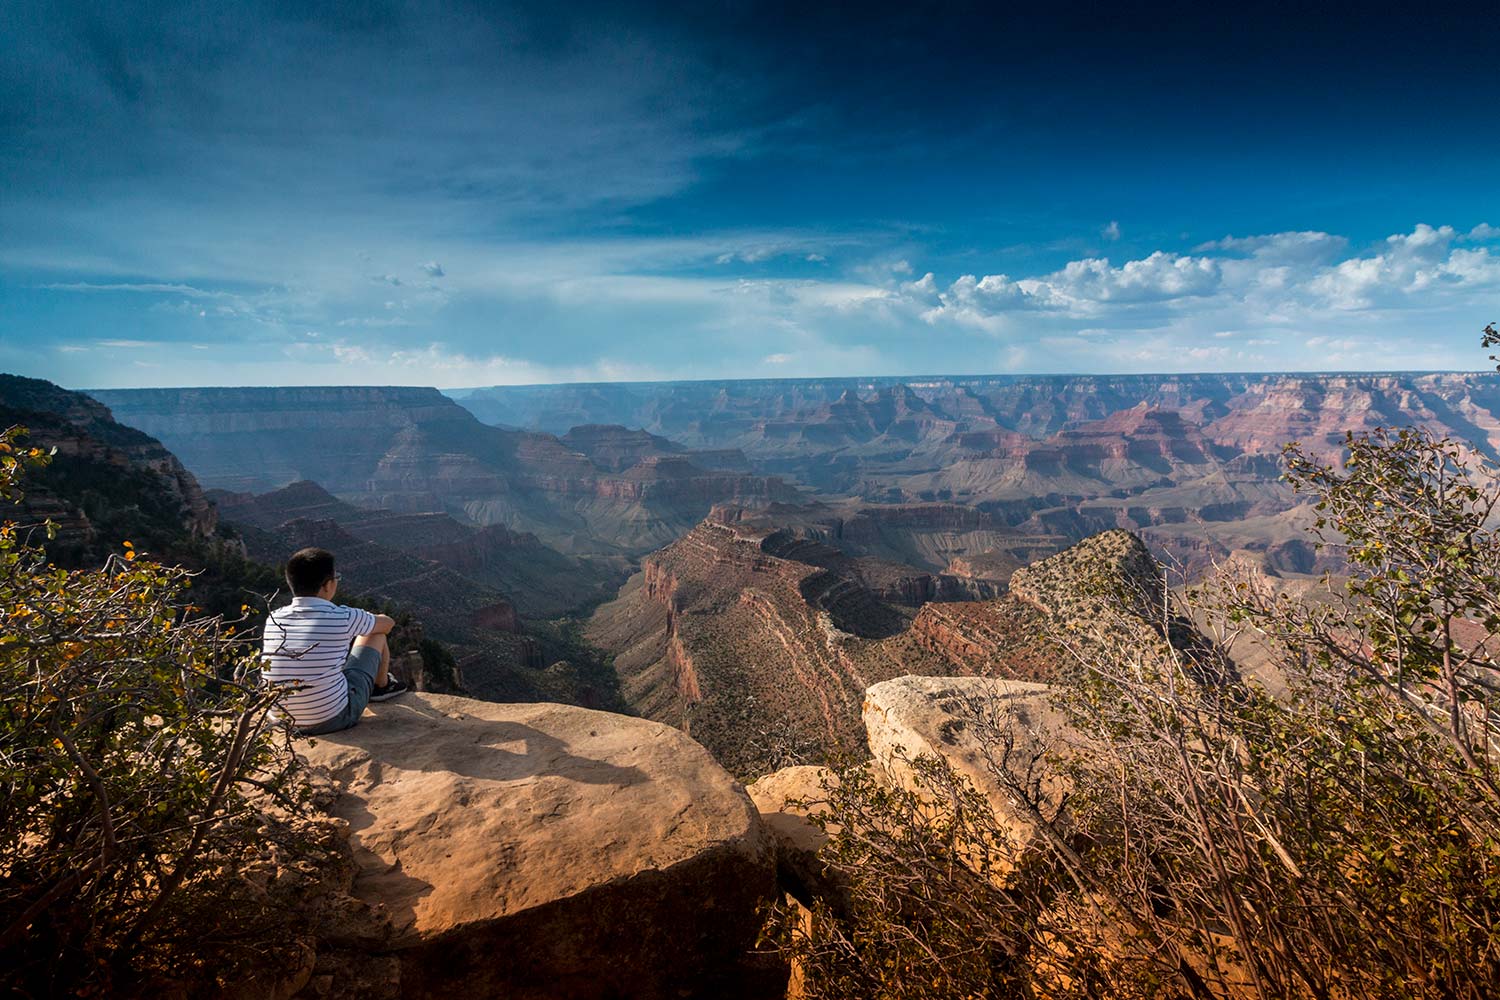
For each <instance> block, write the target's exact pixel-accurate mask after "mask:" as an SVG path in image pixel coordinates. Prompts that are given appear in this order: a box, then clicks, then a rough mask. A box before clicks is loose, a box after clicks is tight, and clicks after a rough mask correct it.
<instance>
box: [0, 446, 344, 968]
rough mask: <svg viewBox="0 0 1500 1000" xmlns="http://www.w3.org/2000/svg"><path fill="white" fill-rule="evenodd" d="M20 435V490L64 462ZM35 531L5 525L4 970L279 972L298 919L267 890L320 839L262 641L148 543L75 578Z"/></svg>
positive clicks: (11, 488)
mask: <svg viewBox="0 0 1500 1000" xmlns="http://www.w3.org/2000/svg"><path fill="white" fill-rule="evenodd" d="M22 435H23V431H22V429H20V428H14V427H13V428H11V429H9V430H7V431H5V432H4V434H3V435H0V498H3V499H5V500H13V499H17V498H18V497H19V495H20V492H21V490H22V488H23V485H24V484H23V482H22V477H23V474H24V472H25V471H26V470H27V469H28V467H37V466H40V465H42V464H45V462H46V461H47V457H48V456H46V455H43V454H40V453H39V452H38V451H36V450H35V449H30V450H27V449H24V448H22V447H21V444H20V441H21V439H22ZM30 534H31V533H30V532H28V531H25V530H23V528H22V526H18V525H16V524H14V523H11V522H9V521H7V522H5V523H4V524H3V526H0V837H3V839H4V842H5V850H4V852H3V853H0V970H3V971H0V982H4V983H6V984H7V985H8V986H9V987H10V988H11V989H12V990H14V991H16V992H18V993H20V994H22V995H31V996H51V995H59V994H64V993H75V992H77V993H84V994H93V995H105V994H108V995H130V994H133V993H149V992H154V991H156V990H157V989H159V988H161V987H162V986H163V984H166V983H175V984H178V985H179V986H185V987H186V988H188V989H189V990H190V991H195V992H199V993H211V992H213V989H214V984H215V983H219V984H222V983H224V982H228V981H230V980H231V979H233V978H234V977H235V976H236V975H239V974H240V973H241V972H243V971H244V970H246V969H247V968H252V967H263V966H265V965H267V964H271V965H274V964H275V963H276V961H278V960H279V959H278V957H277V951H278V949H279V948H280V947H281V946H282V945H281V944H280V943H278V942H284V941H285V940H286V937H287V931H288V930H289V927H288V926H287V920H288V917H287V916H286V914H284V913H277V912H274V910H275V908H274V907H272V906H270V905H269V904H268V900H269V899H270V898H271V893H270V892H269V888H268V886H269V883H271V882H274V881H275V879H276V878H277V877H278V875H277V874H276V873H277V871H282V872H284V871H288V870H291V869H293V868H296V867H297V865H298V864H299V863H301V862H303V861H306V860H307V859H308V858H310V857H311V853H312V852H313V850H314V848H313V846H312V845H311V844H310V843H309V842H308V841H307V840H306V838H305V835H304V833H302V832H299V828H298V826H297V824H296V822H295V820H294V814H295V813H296V811H297V809H298V807H299V804H300V803H301V802H302V801H303V800H304V799H305V796H306V785H305V782H304V781H303V780H302V773H301V769H300V765H299V764H298V762H297V760H296V758H295V756H294V755H293V754H292V753H291V749H290V744H289V740H288V739H287V733H286V731H285V730H284V728H282V727H281V726H280V725H279V724H278V723H276V722H275V721H273V719H272V718H271V715H270V710H271V708H272V706H273V703H274V695H272V694H271V693H270V692H268V690H267V689H265V688H264V687H262V686H260V685H259V684H258V683H257V682H256V676H255V669H256V659H255V656H254V652H253V650H252V649H250V648H249V647H248V646H247V645H246V643H245V642H244V638H245V637H244V636H242V635H239V634H237V633H236V628H235V625H234V624H227V623H226V622H225V621H224V620H223V619H222V618H218V617H214V618H204V617H195V614H194V609H193V608H192V607H191V606H190V605H188V604H187V599H188V598H189V597H190V595H191V591H190V589H189V588H190V587H191V583H192V579H191V575H190V574H189V573H188V572H186V571H184V570H181V569H177V568H173V567H168V566H162V565H159V564H156V563H154V562H151V561H149V560H148V559H146V558H144V557H142V558H137V557H136V555H135V550H134V546H133V545H132V543H131V541H129V540H123V539H122V540H121V545H120V549H119V551H118V552H117V553H116V554H114V555H112V556H111V557H110V558H109V559H108V561H107V562H106V563H105V565H104V566H102V567H101V568H99V569H94V570H74V571H68V570H63V569H59V568H57V567H55V566H53V565H51V564H49V563H48V562H47V560H46V557H45V554H44V552H43V551H42V550H41V549H40V548H39V547H37V546H36V545H34V544H31V543H29V542H28V541H27V538H29V537H30ZM272 855H276V856H277V858H276V864H275V865H272V866H268V865H267V864H266V863H265V862H266V859H268V858H270V857H271V856H272Z"/></svg>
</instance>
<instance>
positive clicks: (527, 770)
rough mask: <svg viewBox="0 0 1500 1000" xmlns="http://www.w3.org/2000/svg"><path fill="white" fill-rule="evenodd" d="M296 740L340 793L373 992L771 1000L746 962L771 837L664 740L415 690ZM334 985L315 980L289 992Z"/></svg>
mask: <svg viewBox="0 0 1500 1000" xmlns="http://www.w3.org/2000/svg"><path fill="white" fill-rule="evenodd" d="M300 746H301V747H302V750H303V752H304V753H305V755H306V757H307V759H308V760H309V761H310V762H311V763H312V764H313V765H315V766H317V767H319V768H321V769H323V770H325V771H326V773H327V774H328V775H329V776H330V777H331V779H332V781H333V783H334V785H335V787H336V789H337V790H338V795H337V797H336V799H335V800H334V801H333V802H332V805H331V806H330V811H331V812H332V813H333V815H334V816H335V817H336V818H337V819H341V820H343V821H344V822H347V823H348V825H349V838H350V842H351V845H352V847H353V851H354V860H355V863H356V874H355V877H354V881H353V885H352V888H351V890H350V891H351V894H352V895H353V896H354V897H355V899H356V900H358V901H359V902H360V903H361V904H364V907H362V908H364V909H366V911H367V912H368V913H370V914H373V915H374V916H373V918H372V919H374V920H376V921H377V922H379V923H381V924H383V927H381V928H380V929H379V933H372V934H370V935H368V936H367V938H366V939H367V940H369V941H371V942H373V943H372V944H371V945H370V946H369V947H368V948H367V952H368V953H370V954H371V956H372V958H374V959H376V960H378V961H380V962H382V963H383V965H384V967H385V968H387V969H389V970H390V971H389V973H388V974H387V976H388V977H389V976H396V977H398V978H399V983H398V984H391V983H389V982H385V983H380V984H378V987H377V992H382V993H387V994H388V995H399V996H402V997H438V996H465V997H501V996H503V997H507V998H514V1000H525V998H541V997H547V998H563V997H579V998H585V997H587V998H596V997H597V998H605V997H624V996H630V997H640V998H654V997H677V996H707V995H716V996H725V997H737V996H751V995H766V996H769V995H773V993H774V991H775V984H774V983H766V982H765V979H766V978H767V975H765V974H757V973H755V972H754V971H753V970H752V969H751V967H750V965H748V964H747V962H746V955H747V953H748V952H749V951H750V949H751V948H752V946H753V944H754V941H755V935H756V932H757V930H758V927H759V921H758V915H757V908H758V906H759V905H760V903H761V902H762V900H764V899H766V898H767V897H769V896H770V895H771V893H772V892H773V887H774V868H775V862H774V857H773V850H772V847H771V844H770V840H769V837H768V834H767V831H766V829H765V827H764V826H763V824H762V822H761V819H760V816H759V814H758V813H757V812H756V809H755V807H754V805H752V804H751V801H750V798H749V797H748V795H747V794H746V793H745V791H744V789H743V788H742V787H741V786H740V785H739V784H737V783H736V782H735V781H734V780H733V779H732V778H731V777H730V776H729V775H728V774H727V773H726V772H725V771H724V770H723V769H722V768H720V767H719V766H718V765H717V764H716V763H714V761H713V759H712V758H711V757H710V756H709V755H708V752H707V751H705V750H704V749H703V748H702V747H701V746H699V745H698V744H696V743H694V742H693V741H692V740H691V739H689V738H688V737H687V736H685V735H683V734H682V733H680V732H678V731H677V730H675V729H672V728H671V727H669V726H665V725H661V724H658V723H654V722H648V721H645V720H642V719H636V718H630V717H627V716H620V715H613V714H609V713H606V712H596V711H590V710H587V709H581V708H574V707H571V706H564V705H550V704H493V703H487V702H477V701H471V700H468V699H464V698H456V697H450V696H444V695H433V694H413V695H409V696H407V697H405V698H403V699H401V700H399V701H395V702H390V703H386V704H380V705H375V706H372V709H371V712H370V714H368V715H366V716H365V718H364V720H363V721H362V722H361V723H360V724H359V725H358V726H356V727H355V728H354V729H351V730H347V731H345V732H342V733H336V734H333V735H330V736H322V737H318V738H316V739H315V740H308V741H302V742H301V744H300ZM768 975H769V978H771V979H774V977H775V973H774V971H772V972H770V973H769V974H768ZM782 982H783V984H784V978H783V980H782ZM372 985H376V984H372ZM393 985H394V986H395V989H394V990H392V986H393ZM339 988H340V986H339V983H338V982H332V983H330V982H329V980H328V977H326V976H324V977H321V978H319V977H317V976H314V977H313V980H312V981H310V983H309V989H308V990H304V992H303V995H314V993H315V992H316V993H317V995H327V996H339V995H342V994H340V993H339V992H338V990H339ZM330 990H331V992H330ZM351 995H352V994H351ZM364 995H369V991H368V990H366V991H365V993H364Z"/></svg>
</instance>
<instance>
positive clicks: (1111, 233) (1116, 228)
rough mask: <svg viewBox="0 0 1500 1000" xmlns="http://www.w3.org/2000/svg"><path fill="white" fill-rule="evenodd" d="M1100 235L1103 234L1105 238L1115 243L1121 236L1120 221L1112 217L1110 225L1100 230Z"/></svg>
mask: <svg viewBox="0 0 1500 1000" xmlns="http://www.w3.org/2000/svg"><path fill="white" fill-rule="evenodd" d="M1099 235H1100V236H1103V237H1104V238H1105V239H1107V240H1109V241H1110V242H1111V243H1113V242H1114V241H1115V240H1118V239H1119V238H1120V223H1119V221H1118V220H1115V219H1111V220H1110V223H1109V225H1107V226H1105V227H1104V228H1103V229H1101V230H1099Z"/></svg>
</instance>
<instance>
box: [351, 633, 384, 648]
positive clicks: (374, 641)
mask: <svg viewBox="0 0 1500 1000" xmlns="http://www.w3.org/2000/svg"><path fill="white" fill-rule="evenodd" d="M354 644H355V645H356V646H374V647H375V648H376V649H378V650H380V651H382V652H384V651H385V634H384V633H379V634H376V635H361V636H358V637H356V638H355V640H354Z"/></svg>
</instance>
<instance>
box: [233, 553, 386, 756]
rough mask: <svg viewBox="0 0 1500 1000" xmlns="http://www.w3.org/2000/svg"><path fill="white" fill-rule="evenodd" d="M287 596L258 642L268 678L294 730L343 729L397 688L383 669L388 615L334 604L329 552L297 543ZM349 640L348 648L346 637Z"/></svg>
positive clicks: (335, 583)
mask: <svg viewBox="0 0 1500 1000" xmlns="http://www.w3.org/2000/svg"><path fill="white" fill-rule="evenodd" d="M286 583H287V586H288V587H290V588H291V591H292V603H291V604H289V605H287V606H286V607H284V608H278V609H277V610H275V611H273V612H271V614H270V615H269V616H267V618H266V628H265V635H264V641H263V645H262V654H261V655H262V657H263V659H264V661H265V664H266V667H265V676H266V680H267V682H268V683H270V684H273V685H276V686H278V687H281V688H284V689H285V691H286V694H285V695H284V696H283V697H282V699H281V702H280V705H279V706H278V707H279V710H280V712H281V713H282V714H284V715H285V716H287V717H288V718H290V719H291V721H292V726H293V727H294V728H295V729H296V730H297V733H298V734H299V735H301V736H319V735H322V734H324V733H336V732H338V731H339V730H340V729H348V728H349V727H350V726H352V725H354V724H355V723H356V722H358V721H359V717H360V715H361V714H363V713H364V710H365V706H366V705H367V704H369V703H370V702H372V701H386V700H388V699H390V698H394V697H396V696H397V695H398V694H403V693H405V691H406V690H407V688H406V685H405V684H402V683H401V682H400V681H398V680H395V679H394V678H392V677H391V676H390V666H391V651H390V648H389V646H388V645H387V642H386V635H387V634H388V633H389V632H390V631H391V629H392V628H393V627H395V624H396V623H395V621H393V620H392V619H391V618H390V617H389V616H387V615H375V614H371V613H370V612H368V611H365V610H364V609H363V608H351V607H346V606H345V605H342V604H334V603H333V595H334V594H335V593H337V592H338V589H339V575H338V574H337V573H336V572H334V569H333V553H332V552H329V551H328V550H326V549H302V550H301V551H300V552H295V553H293V554H292V557H291V558H290V559H288V560H287V561H286ZM351 640H352V641H353V643H354V648H353V649H350V647H349V643H350V641H351Z"/></svg>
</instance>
